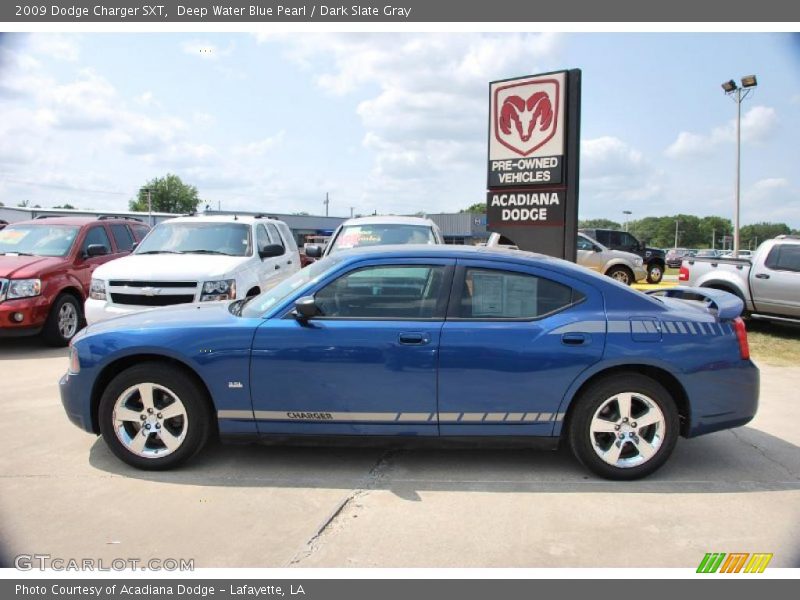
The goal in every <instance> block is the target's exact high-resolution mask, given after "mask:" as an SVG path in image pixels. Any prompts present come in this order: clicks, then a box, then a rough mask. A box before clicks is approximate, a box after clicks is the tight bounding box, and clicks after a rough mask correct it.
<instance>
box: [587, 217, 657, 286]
mask: <svg viewBox="0 0 800 600" xmlns="http://www.w3.org/2000/svg"><path fill="white" fill-rule="evenodd" d="M579 231H580V232H581V233H583V234H585V235H588V236H589V237H590V238H593V239H595V240H597V241H598V242H600V243H601V244H603V246H607V247H608V248H611V249H612V250H623V251H625V252H632V253H634V254H638V255H639V256H641V257H642V259H643V260H644V268H645V270H646V271H647V282H648V283H659V282H660V281H661V279H662V278H663V277H664V269H665V268H666V253H665V252H664V251H663V250H659V249H658V248H648V247H646V246H645V245H644V243H643V242H640V241H639V240H637V239H636V238H635V237H634V236H632V235H631V234H630V233H628V232H627V231H619V230H617V229H580V230H579Z"/></svg>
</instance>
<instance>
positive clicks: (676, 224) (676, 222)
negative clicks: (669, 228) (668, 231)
mask: <svg viewBox="0 0 800 600" xmlns="http://www.w3.org/2000/svg"><path fill="white" fill-rule="evenodd" d="M678 224H680V221H678V220H677V219H675V245H674V246H673V248H677V247H678Z"/></svg>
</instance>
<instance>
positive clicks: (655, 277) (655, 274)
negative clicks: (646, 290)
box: [647, 263, 664, 283]
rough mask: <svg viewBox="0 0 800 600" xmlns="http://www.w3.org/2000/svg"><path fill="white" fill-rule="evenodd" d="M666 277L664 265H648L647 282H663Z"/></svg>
mask: <svg viewBox="0 0 800 600" xmlns="http://www.w3.org/2000/svg"><path fill="white" fill-rule="evenodd" d="M662 279H664V267H662V266H661V265H660V264H655V263H653V264H650V265H648V267H647V283H661V280H662Z"/></svg>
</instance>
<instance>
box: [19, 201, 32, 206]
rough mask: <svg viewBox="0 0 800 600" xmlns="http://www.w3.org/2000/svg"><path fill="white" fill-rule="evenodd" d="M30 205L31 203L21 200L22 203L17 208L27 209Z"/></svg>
mask: <svg viewBox="0 0 800 600" xmlns="http://www.w3.org/2000/svg"><path fill="white" fill-rule="evenodd" d="M30 203H31V201H30V200H23V201H22V202H20V203H18V204H17V206H19V207H21V208H27V207H28V205H29V204H30Z"/></svg>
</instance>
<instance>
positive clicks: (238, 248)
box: [84, 215, 300, 324]
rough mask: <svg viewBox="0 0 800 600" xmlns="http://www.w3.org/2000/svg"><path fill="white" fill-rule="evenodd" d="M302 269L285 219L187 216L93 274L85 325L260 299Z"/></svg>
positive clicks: (162, 225) (164, 224) (166, 223)
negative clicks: (175, 307)
mask: <svg viewBox="0 0 800 600" xmlns="http://www.w3.org/2000/svg"><path fill="white" fill-rule="evenodd" d="M299 269H300V254H299V253H298V250H297V244H296V243H295V241H294V237H293V236H292V232H291V230H290V229H289V227H288V226H287V225H286V223H284V222H283V221H278V220H276V219H272V218H268V217H262V216H256V217H251V216H234V215H219V216H206V215H199V216H186V217H178V218H176V219H169V220H167V221H163V222H162V223H159V224H158V225H157V226H156V227H154V228H153V229H152V230H151V231H150V233H149V234H148V235H147V237H146V238H145V239H144V240H142V242H141V243H140V244H139V245H138V247H137V248H136V250H135V251H134V252H133V253H132V254H130V255H128V256H126V257H125V258H120V259H118V260H113V261H111V262H108V263H106V264H104V265H101V266H100V267H98V268H97V269H96V270H95V271H94V273H93V274H92V283H91V289H90V291H89V299H88V300H87V301H86V305H85V310H84V314H85V316H86V321H87V322H88V323H89V324H91V323H96V322H97V321H102V320H104V319H108V318H110V317H114V316H117V315H122V314H126V313H129V312H134V311H139V310H144V309H147V308H153V307H158V306H170V305H172V304H182V303H191V302H207V301H213V300H231V299H234V298H245V297H247V296H254V295H256V294H259V293H261V292H262V291H264V290H266V289H268V288H270V287H272V286H273V285H275V284H277V283H279V282H280V281H282V280H283V279H285V278H286V277H288V276H289V275H291V274H293V273H295V272H296V271H298V270H299Z"/></svg>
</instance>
